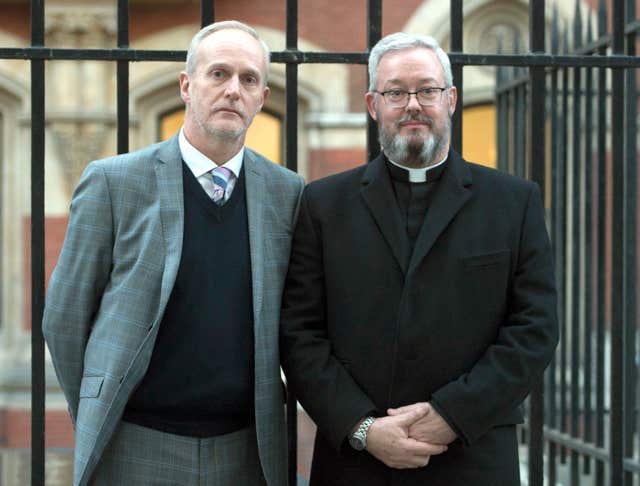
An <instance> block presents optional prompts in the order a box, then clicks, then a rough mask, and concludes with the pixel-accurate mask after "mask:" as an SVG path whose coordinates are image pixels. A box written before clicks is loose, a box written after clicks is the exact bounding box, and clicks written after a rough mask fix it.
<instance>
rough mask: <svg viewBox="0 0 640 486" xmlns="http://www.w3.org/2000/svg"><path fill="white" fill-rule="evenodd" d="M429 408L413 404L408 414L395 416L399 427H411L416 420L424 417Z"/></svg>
mask: <svg viewBox="0 0 640 486" xmlns="http://www.w3.org/2000/svg"><path fill="white" fill-rule="evenodd" d="M428 411H429V408H428V407H427V406H426V405H425V404H418V403H417V404H415V405H414V406H413V407H412V408H411V409H410V410H409V411H408V412H405V413H401V414H398V415H395V417H396V418H397V419H398V421H399V422H400V424H401V425H405V426H408V425H411V424H412V423H414V422H415V421H416V420H418V419H421V418H422V417H424V416H425V415H426V414H427V412H428Z"/></svg>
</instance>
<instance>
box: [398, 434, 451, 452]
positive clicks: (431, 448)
mask: <svg viewBox="0 0 640 486" xmlns="http://www.w3.org/2000/svg"><path fill="white" fill-rule="evenodd" d="M402 445H403V447H404V448H405V450H406V451H407V452H408V453H409V454H412V455H414V456H437V455H438V454H442V453H443V452H445V451H446V450H447V449H448V447H447V446H446V445H444V444H432V443H431V442H421V441H419V440H416V439H412V438H411V437H409V438H407V439H403V444H402Z"/></svg>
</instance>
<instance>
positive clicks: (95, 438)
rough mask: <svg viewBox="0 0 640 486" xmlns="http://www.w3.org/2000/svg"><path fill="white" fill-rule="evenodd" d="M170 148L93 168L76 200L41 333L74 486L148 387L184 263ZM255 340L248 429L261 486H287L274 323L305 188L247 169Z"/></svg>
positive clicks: (279, 173) (263, 169) (247, 161)
mask: <svg viewBox="0 0 640 486" xmlns="http://www.w3.org/2000/svg"><path fill="white" fill-rule="evenodd" d="M181 164H182V157H181V155H180V149H179V146H178V138H177V136H174V137H172V138H171V139H170V140H168V141H166V142H162V143H159V144H156V145H152V146H150V147H147V148H144V149H142V150H140V151H138V152H133V153H130V154H125V155H120V156H116V157H111V158H108V159H104V160H100V161H96V162H93V163H91V164H89V166H88V167H87V169H86V170H85V172H84V174H83V176H82V178H81V180H80V182H79V184H78V187H77V188H76V191H75V193H74V196H73V199H72V202H71V210H70V217H69V226H68V229H67V234H66V237H65V242H64V245H63V248H62V252H61V254H60V257H59V259H58V263H57V266H56V268H55V270H54V272H53V275H52V277H51V280H50V284H49V289H48V292H47V300H46V305H45V313H44V319H43V329H44V334H45V338H46V341H47V344H48V346H49V350H50V352H51V357H52V359H53V364H54V367H55V370H56V374H57V376H58V380H59V381H60V384H61V386H62V389H63V391H64V394H65V396H66V399H67V401H68V403H69V411H70V414H71V418H72V421H73V423H74V426H75V463H74V484H75V485H85V484H87V483H88V481H89V479H90V477H91V474H92V472H93V470H94V469H95V467H96V464H97V463H98V461H99V460H100V457H101V455H102V453H103V451H104V449H105V446H106V445H107V443H108V441H109V439H110V438H111V436H112V434H113V432H114V430H115V428H116V426H117V424H118V422H119V420H120V417H121V415H122V412H123V409H124V407H125V405H126V403H127V401H128V399H129V397H130V395H131V392H132V391H133V390H134V388H135V387H136V386H137V384H138V383H139V382H140V380H141V379H142V377H143V376H144V374H145V372H146V370H147V366H148V364H149V359H150V357H151V353H152V352H153V346H154V342H155V339H156V335H157V332H158V327H159V323H160V322H161V320H162V316H163V314H164V309H165V306H166V304H167V300H168V299H169V296H170V294H171V290H172V288H173V285H174V281H175V278H176V273H177V270H178V266H179V264H180V256H181V251H182V232H183V219H184V204H183V190H182V167H181ZM244 168H245V180H246V195H247V196H246V197H247V213H248V219H249V221H248V227H249V245H250V251H251V272H252V285H253V312H254V323H255V324H254V325H255V330H254V335H255V423H256V432H257V437H258V448H259V453H260V460H261V463H262V467H263V472H264V475H265V478H266V480H267V482H268V484H269V486H280V485H285V484H286V481H287V480H286V434H285V425H284V408H283V403H284V398H283V393H282V387H281V382H280V368H279V351H278V321H279V316H280V299H281V294H282V287H283V281H284V277H285V274H286V269H287V264H288V261H289V251H290V241H291V234H292V229H293V227H294V223H295V219H296V216H297V211H298V204H299V201H300V195H301V192H302V188H303V186H304V182H303V180H302V178H301V177H300V176H298V175H296V174H294V173H293V172H290V171H288V170H286V169H283V168H282V167H279V166H277V165H276V164H273V163H271V162H269V161H268V160H267V159H265V158H263V157H262V156H260V155H258V154H256V153H255V152H252V151H251V150H249V149H247V150H246V151H245V157H244Z"/></svg>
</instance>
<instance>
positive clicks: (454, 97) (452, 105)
mask: <svg viewBox="0 0 640 486" xmlns="http://www.w3.org/2000/svg"><path fill="white" fill-rule="evenodd" d="M448 101H449V116H452V115H453V114H454V113H455V111H456V103H457V102H458V90H457V89H456V87H455V86H451V88H449V96H448Z"/></svg>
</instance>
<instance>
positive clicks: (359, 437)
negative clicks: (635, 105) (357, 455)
mask: <svg viewBox="0 0 640 486" xmlns="http://www.w3.org/2000/svg"><path fill="white" fill-rule="evenodd" d="M375 419H376V418H375V417H366V418H365V419H364V420H363V421H362V422H361V423H360V427H358V428H357V429H356V431H355V432H354V433H353V434H351V435H350V436H349V445H351V447H353V448H354V449H355V450H357V451H362V450H364V449H366V447H367V432H368V431H369V427H371V424H372V423H373V422H374V421H375Z"/></svg>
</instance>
